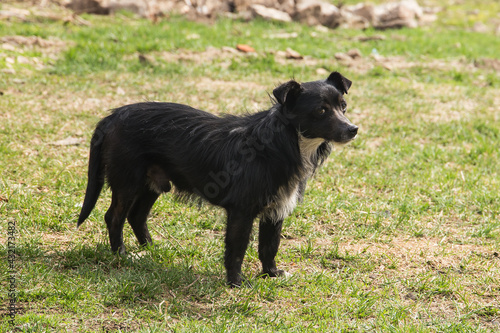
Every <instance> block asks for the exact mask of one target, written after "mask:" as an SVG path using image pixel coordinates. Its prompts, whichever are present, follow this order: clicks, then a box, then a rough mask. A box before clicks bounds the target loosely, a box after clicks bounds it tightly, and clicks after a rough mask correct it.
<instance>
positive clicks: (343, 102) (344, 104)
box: [340, 101, 347, 113]
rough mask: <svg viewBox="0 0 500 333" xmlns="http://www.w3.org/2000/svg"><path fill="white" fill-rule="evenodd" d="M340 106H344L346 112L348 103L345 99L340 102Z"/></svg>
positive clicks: (343, 109)
mask: <svg viewBox="0 0 500 333" xmlns="http://www.w3.org/2000/svg"><path fill="white" fill-rule="evenodd" d="M340 106H341V107H342V111H343V112H344V113H345V110H346V109H347V103H346V102H345V101H342V102H341V103H340Z"/></svg>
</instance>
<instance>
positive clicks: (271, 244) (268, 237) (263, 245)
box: [259, 217, 285, 277]
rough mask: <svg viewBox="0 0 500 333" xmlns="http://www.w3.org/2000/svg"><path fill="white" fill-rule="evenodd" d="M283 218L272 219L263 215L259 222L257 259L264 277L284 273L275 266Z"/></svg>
mask: <svg viewBox="0 0 500 333" xmlns="http://www.w3.org/2000/svg"><path fill="white" fill-rule="evenodd" d="M282 226H283V220H282V219H280V220H278V221H274V220H272V219H270V218H266V217H263V218H262V219H261V220H260V223H259V259H260V261H261V262H262V273H263V276H264V277H267V276H269V277H276V276H281V275H284V274H285V272H284V271H282V270H279V269H277V268H276V261H275V260H274V258H275V257H276V253H278V247H279V246H280V239H281V227H282Z"/></svg>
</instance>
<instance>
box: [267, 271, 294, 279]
mask: <svg viewBox="0 0 500 333" xmlns="http://www.w3.org/2000/svg"><path fill="white" fill-rule="evenodd" d="M291 276H292V274H290V273H288V272H286V271H284V270H281V269H273V270H270V271H268V272H262V274H261V277H262V278H268V277H285V278H289V277H291Z"/></svg>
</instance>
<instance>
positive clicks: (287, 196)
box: [262, 134, 325, 221]
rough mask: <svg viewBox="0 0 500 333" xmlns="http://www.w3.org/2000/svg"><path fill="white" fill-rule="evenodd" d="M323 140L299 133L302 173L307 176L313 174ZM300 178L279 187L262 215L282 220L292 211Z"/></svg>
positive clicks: (296, 199)
mask: <svg viewBox="0 0 500 333" xmlns="http://www.w3.org/2000/svg"><path fill="white" fill-rule="evenodd" d="M324 142H325V140H324V139H321V138H314V139H309V138H305V137H303V136H302V135H300V134H299V149H300V155H301V157H302V165H303V166H304V169H305V170H304V175H303V176H302V177H305V178H309V177H311V176H312V175H313V173H314V169H315V167H316V162H315V160H316V158H317V156H316V155H317V153H318V148H319V146H320V145H321V144H323V143H324ZM300 181H301V179H298V178H297V179H291V180H290V184H289V186H288V187H281V188H280V189H279V190H278V193H277V194H276V196H275V197H274V200H273V203H272V204H270V205H269V206H267V207H266V209H265V210H264V212H263V213H262V217H264V218H270V219H271V220H273V221H278V220H282V219H284V218H285V217H287V216H288V215H290V213H292V212H293V210H294V209H295V207H296V206H297V201H298V199H299V182H300Z"/></svg>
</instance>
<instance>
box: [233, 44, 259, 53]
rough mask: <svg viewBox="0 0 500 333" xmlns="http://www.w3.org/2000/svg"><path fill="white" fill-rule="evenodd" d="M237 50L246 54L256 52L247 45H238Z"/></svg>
mask: <svg viewBox="0 0 500 333" xmlns="http://www.w3.org/2000/svg"><path fill="white" fill-rule="evenodd" d="M236 49H237V50H238V51H241V52H245V53H251V52H255V49H254V48H253V47H251V46H250V45H246V44H238V45H236Z"/></svg>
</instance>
